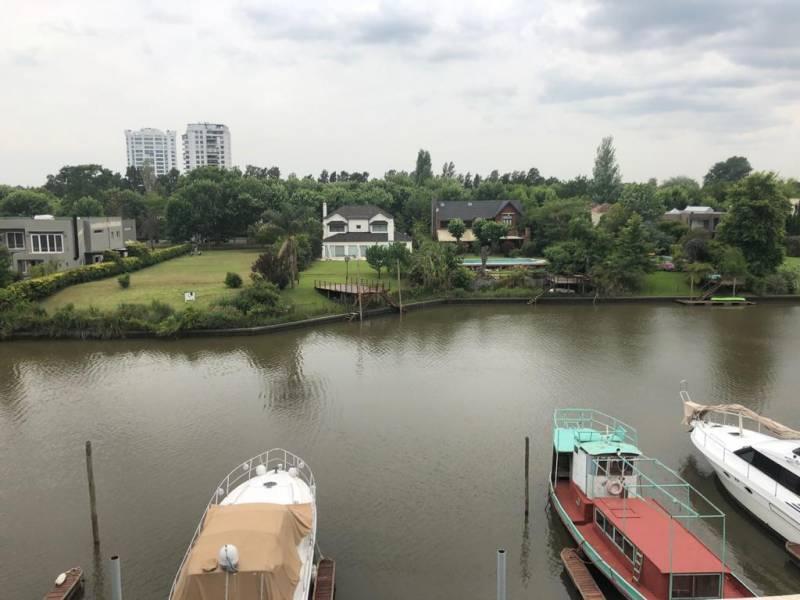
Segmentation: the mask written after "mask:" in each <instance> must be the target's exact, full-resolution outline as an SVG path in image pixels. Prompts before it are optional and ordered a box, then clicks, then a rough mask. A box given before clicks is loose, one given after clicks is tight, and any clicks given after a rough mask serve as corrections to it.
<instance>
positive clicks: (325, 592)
mask: <svg viewBox="0 0 800 600" xmlns="http://www.w3.org/2000/svg"><path fill="white" fill-rule="evenodd" d="M335 590H336V562H335V561H334V560H333V559H330V558H323V559H322V560H321V561H319V565H317V579H316V581H315V582H314V597H313V600H333V594H334V592H335Z"/></svg>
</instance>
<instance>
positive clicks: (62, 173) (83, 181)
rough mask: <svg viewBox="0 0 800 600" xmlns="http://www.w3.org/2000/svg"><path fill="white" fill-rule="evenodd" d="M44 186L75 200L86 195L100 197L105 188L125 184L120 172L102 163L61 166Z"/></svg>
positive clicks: (67, 198) (60, 195)
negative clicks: (111, 169)
mask: <svg viewBox="0 0 800 600" xmlns="http://www.w3.org/2000/svg"><path fill="white" fill-rule="evenodd" d="M44 187H45V189H46V190H47V191H49V192H51V193H53V194H55V195H56V196H58V197H59V198H61V199H66V200H71V201H75V200H78V199H79V198H83V197H84V196H91V197H92V198H99V197H100V196H101V194H102V192H104V191H105V190H110V189H113V188H121V187H125V185H124V183H123V180H122V177H121V176H120V174H119V173H114V172H113V171H110V170H109V169H104V168H103V167H102V166H100V165H75V166H66V167H61V169H60V170H59V171H58V173H56V174H55V175H48V176H47V183H45V184H44Z"/></svg>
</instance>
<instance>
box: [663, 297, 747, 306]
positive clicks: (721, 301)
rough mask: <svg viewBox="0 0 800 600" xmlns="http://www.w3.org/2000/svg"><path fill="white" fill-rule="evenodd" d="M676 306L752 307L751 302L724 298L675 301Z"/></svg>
mask: <svg viewBox="0 0 800 600" xmlns="http://www.w3.org/2000/svg"><path fill="white" fill-rule="evenodd" d="M675 302H677V303H678V304H684V305H686V306H752V305H754V304H755V302H752V301H751V300H731V299H726V298H717V299H714V298H711V299H710V300H675Z"/></svg>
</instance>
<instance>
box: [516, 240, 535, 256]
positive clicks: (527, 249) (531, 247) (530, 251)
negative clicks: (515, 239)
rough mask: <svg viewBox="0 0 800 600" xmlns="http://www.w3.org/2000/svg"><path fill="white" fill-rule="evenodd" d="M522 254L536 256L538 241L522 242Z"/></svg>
mask: <svg viewBox="0 0 800 600" xmlns="http://www.w3.org/2000/svg"><path fill="white" fill-rule="evenodd" d="M519 251H520V254H522V256H526V257H528V258H533V257H534V256H536V243H535V242H530V241H528V242H525V243H524V244H522V248H520V249H519Z"/></svg>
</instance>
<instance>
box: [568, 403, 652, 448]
mask: <svg viewBox="0 0 800 600" xmlns="http://www.w3.org/2000/svg"><path fill="white" fill-rule="evenodd" d="M553 431H554V432H556V438H555V440H554V443H555V447H556V450H557V451H558V452H566V451H569V452H572V450H573V447H572V445H571V444H570V442H571V441H572V442H575V441H577V442H591V441H603V439H605V441H609V442H612V443H623V444H629V445H631V446H634V447H638V445H639V434H638V433H637V431H636V429H634V428H633V427H631V426H630V425H628V424H627V423H624V422H623V421H620V420H619V419H617V418H616V417H612V416H611V415H607V414H606V413H604V412H600V411H599V410H595V409H593V408H557V409H556V410H555V412H554V413H553ZM562 431H569V438H567V437H565V438H564V439H561V438H560V434H561V432H562ZM590 432H594V433H590ZM576 434H577V436H578V437H577V439H576ZM559 442H563V444H562V443H559ZM566 446H569V449H568V450H562V449H561V448H562V447H566Z"/></svg>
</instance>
